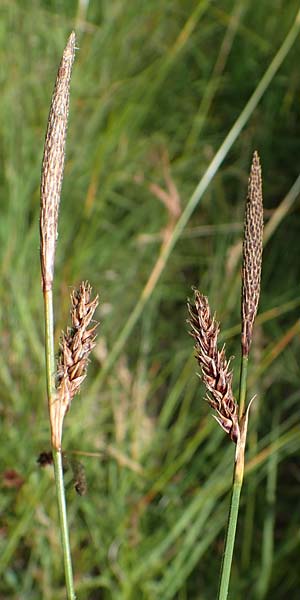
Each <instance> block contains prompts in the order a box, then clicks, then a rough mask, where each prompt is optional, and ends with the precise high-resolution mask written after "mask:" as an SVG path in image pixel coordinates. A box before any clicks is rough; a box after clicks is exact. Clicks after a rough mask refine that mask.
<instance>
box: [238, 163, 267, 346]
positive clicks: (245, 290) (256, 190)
mask: <svg viewBox="0 0 300 600" xmlns="http://www.w3.org/2000/svg"><path fill="white" fill-rule="evenodd" d="M263 226H264V223H263V197H262V178H261V167H260V160H259V156H258V153H257V152H254V154H253V159H252V165H251V172H250V177H249V183H248V194H247V202H246V211H245V225H244V240H243V268H242V305H241V309H242V353H243V356H248V354H249V350H250V345H251V341H252V330H253V324H254V319H255V316H256V312H257V307H258V301H259V295H260V278H261V264H262V246H263Z"/></svg>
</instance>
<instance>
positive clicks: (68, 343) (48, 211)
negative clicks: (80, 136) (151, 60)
mask: <svg viewBox="0 0 300 600" xmlns="http://www.w3.org/2000/svg"><path fill="white" fill-rule="evenodd" d="M74 55H75V33H74V32H72V33H71V35H70V37H69V40H68V43H67V45H66V48H65V50H64V53H63V56H62V60H61V63H60V66H59V69H58V74H57V78H56V82H55V87H54V92H53V96H52V102H51V107H50V112H49V118H48V126H47V132H46V139H45V147H44V156H43V164H42V176H41V210H40V256H41V272H42V289H43V297H44V315H45V356H46V380H47V395H48V409H49V419H50V430H51V446H52V457H53V465H54V474H55V483H56V495H57V502H58V513H59V524H60V532H61V540H62V551H63V559H64V570H65V580H66V592H67V598H68V600H74V599H75V592H74V582H73V570H72V560H71V551H70V541H69V529H68V520H67V511H66V500H65V488H64V478H63V454H62V432H63V421H64V417H65V415H66V413H67V411H68V410H69V408H70V405H71V402H72V399H73V397H74V396H75V394H77V393H78V392H79V390H80V386H81V384H82V382H83V380H84V378H85V376H86V369H87V363H88V357H89V354H90V352H91V350H92V349H93V347H94V345H95V330H96V328H97V325H98V324H97V323H94V324H93V325H92V326H90V324H91V321H92V319H93V315H94V312H95V309H96V307H97V305H98V297H97V296H96V297H95V298H94V299H91V286H90V285H89V283H88V282H87V281H86V282H82V283H81V285H80V287H79V289H78V290H75V291H73V293H72V295H71V320H72V326H71V327H68V328H67V331H66V333H63V334H62V336H61V341H60V347H59V353H58V358H57V360H56V359H55V352H54V312H53V281H54V262H55V248H56V239H57V231H58V212H59V204H60V195H61V187H62V181H63V171H64V160H65V144H66V132H67V123H68V114H69V97H70V78H71V71H72V65H73V62H74Z"/></svg>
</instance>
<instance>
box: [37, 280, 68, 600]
mask: <svg viewBox="0 0 300 600" xmlns="http://www.w3.org/2000/svg"><path fill="white" fill-rule="evenodd" d="M43 296H44V310H45V356H46V382H47V395H48V407H49V415H50V407H51V406H52V404H53V403H54V402H56V401H57V392H56V385H55V372H56V364H55V351H54V319H53V294H52V289H51V290H45V291H44V293H43ZM52 456H53V467H54V478H55V487H56V498H57V505H58V516H59V527H60V534H61V542H62V550H63V561H64V572H65V581H66V591H67V598H68V600H75V598H76V596H75V590H74V581H73V568H72V558H71V548H70V539H69V527H68V518H67V508H66V497H65V486H64V476H63V466H62V451H61V448H55V447H53V445H52Z"/></svg>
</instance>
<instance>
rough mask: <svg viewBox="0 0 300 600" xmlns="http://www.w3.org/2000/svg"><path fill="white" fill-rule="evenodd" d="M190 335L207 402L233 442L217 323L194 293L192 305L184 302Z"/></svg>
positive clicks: (228, 380) (233, 411) (233, 419)
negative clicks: (187, 313) (187, 314)
mask: <svg viewBox="0 0 300 600" xmlns="http://www.w3.org/2000/svg"><path fill="white" fill-rule="evenodd" d="M188 311H189V323H190V326H191V331H190V334H191V335H192V337H193V338H194V340H195V351H196V354H195V356H196V359H197V361H198V363H199V365H200V368H201V372H202V380H203V383H204V384H205V386H206V389H207V391H208V395H207V398H206V399H207V401H208V403H209V404H210V406H211V407H212V408H213V409H214V410H216V412H217V416H215V419H216V420H217V421H218V423H219V425H221V427H222V428H223V429H224V431H226V433H228V434H229V435H230V437H231V439H232V441H233V442H235V443H236V442H237V440H238V438H239V424H238V407H237V403H236V401H235V399H234V396H233V392H232V371H231V370H230V361H227V360H226V356H225V346H223V348H222V349H221V351H219V350H218V334H219V331H220V327H219V324H218V323H217V321H216V320H215V317H211V314H210V308H209V304H208V299H207V298H206V297H205V296H203V295H202V294H201V293H200V292H199V291H198V290H195V300H194V304H191V303H190V302H188Z"/></svg>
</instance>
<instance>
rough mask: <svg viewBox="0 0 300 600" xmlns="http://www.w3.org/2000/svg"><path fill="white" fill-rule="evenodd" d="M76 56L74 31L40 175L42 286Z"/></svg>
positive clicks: (47, 279) (49, 263)
mask: <svg viewBox="0 0 300 600" xmlns="http://www.w3.org/2000/svg"><path fill="white" fill-rule="evenodd" d="M74 56H75V33H74V31H73V32H72V33H71V35H70V37H69V40H68V43H67V45H66V47H65V50H64V53H63V56H62V59H61V63H60V65H59V69H58V73H57V77H56V82H55V86H54V91H53V96H52V102H51V107H50V112H49V118H48V126H47V132H46V139H45V146H44V156H43V164H42V177H41V210H40V244H41V249H40V252H41V269H42V285H43V290H44V291H49V290H51V288H52V282H53V272H54V257H55V246H56V239H57V223H58V209H59V201H60V193H61V186H62V180H63V172H64V162H65V145H66V134H67V124H68V116H69V98H70V78H71V71H72V66H73V62H74Z"/></svg>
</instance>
